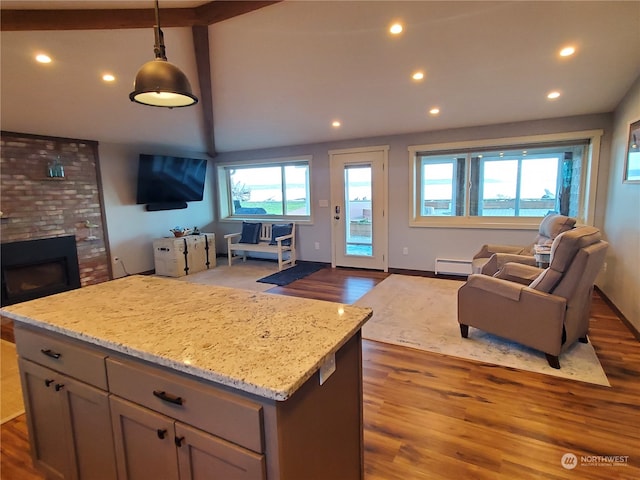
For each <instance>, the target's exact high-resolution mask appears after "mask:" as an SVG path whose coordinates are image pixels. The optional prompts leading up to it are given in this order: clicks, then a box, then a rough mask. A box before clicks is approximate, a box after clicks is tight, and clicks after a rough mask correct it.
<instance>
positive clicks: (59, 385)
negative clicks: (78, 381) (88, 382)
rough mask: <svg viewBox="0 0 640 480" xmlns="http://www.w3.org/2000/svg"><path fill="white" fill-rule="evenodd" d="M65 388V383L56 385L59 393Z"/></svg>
mask: <svg viewBox="0 0 640 480" xmlns="http://www.w3.org/2000/svg"><path fill="white" fill-rule="evenodd" d="M63 387H64V383H56V386H55V389H56V392H59V391H60V390H62V388H63Z"/></svg>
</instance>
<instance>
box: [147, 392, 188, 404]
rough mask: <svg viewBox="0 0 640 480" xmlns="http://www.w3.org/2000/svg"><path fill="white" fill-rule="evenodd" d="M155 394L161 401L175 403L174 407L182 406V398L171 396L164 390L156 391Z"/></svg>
mask: <svg viewBox="0 0 640 480" xmlns="http://www.w3.org/2000/svg"><path fill="white" fill-rule="evenodd" d="M153 394H154V395H155V396H156V397H158V398H159V399H160V400H164V401H165V402H169V403H173V404H174V405H182V397H176V396H175V395H171V394H170V393H167V392H165V391H164V390H154V391H153Z"/></svg>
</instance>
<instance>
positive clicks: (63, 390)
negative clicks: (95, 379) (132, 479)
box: [59, 377, 117, 480]
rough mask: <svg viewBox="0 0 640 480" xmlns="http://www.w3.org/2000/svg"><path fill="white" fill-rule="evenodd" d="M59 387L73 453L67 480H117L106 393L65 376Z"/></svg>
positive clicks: (107, 395)
mask: <svg viewBox="0 0 640 480" xmlns="http://www.w3.org/2000/svg"><path fill="white" fill-rule="evenodd" d="M59 385H62V386H60V387H59V388H60V390H59V394H60V395H61V396H62V397H63V402H62V403H63V412H64V415H65V423H66V424H67V426H68V430H69V433H70V434H71V439H70V440H71V442H72V445H73V448H72V449H71V450H72V452H74V453H75V456H74V457H73V459H72V462H73V463H72V468H71V477H70V478H73V479H79V480H116V478H117V475H116V464H115V462H116V458H115V452H114V447H113V433H112V431H111V415H110V411H109V394H108V393H107V392H104V391H102V390H99V389H97V388H94V387H91V386H89V385H86V384H84V383H82V382H78V381H77V380H73V379H71V378H68V377H63V378H62V379H61V382H60V384H59Z"/></svg>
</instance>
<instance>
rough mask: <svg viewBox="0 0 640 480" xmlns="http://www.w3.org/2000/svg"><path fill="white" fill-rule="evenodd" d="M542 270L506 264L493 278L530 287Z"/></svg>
mask: <svg viewBox="0 0 640 480" xmlns="http://www.w3.org/2000/svg"><path fill="white" fill-rule="evenodd" d="M542 272H544V269H542V268H538V267H533V266H531V265H525V264H522V263H514V262H508V263H505V264H504V265H503V266H502V268H501V269H500V270H498V272H497V273H496V274H495V275H494V278H500V279H502V280H508V281H510V282H516V283H519V284H522V285H530V284H531V282H533V281H534V280H535V279H536V278H538V277H539V276H540V274H541V273H542Z"/></svg>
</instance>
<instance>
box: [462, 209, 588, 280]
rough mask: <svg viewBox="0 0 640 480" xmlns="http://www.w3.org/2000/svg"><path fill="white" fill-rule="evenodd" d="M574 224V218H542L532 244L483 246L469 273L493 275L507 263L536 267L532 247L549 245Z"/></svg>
mask: <svg viewBox="0 0 640 480" xmlns="http://www.w3.org/2000/svg"><path fill="white" fill-rule="evenodd" d="M575 224H576V220H575V218H571V217H567V216H565V215H559V214H556V213H551V214H549V215H547V216H546V217H544V218H543V219H542V221H541V222H540V227H538V235H537V236H536V238H535V239H534V241H533V243H532V244H530V245H527V246H525V247H522V246H515V245H483V246H482V248H481V249H480V251H479V252H478V253H476V254H475V255H474V256H473V260H472V262H471V271H472V272H473V273H482V274H484V275H494V274H495V273H496V272H497V271H498V270H500V269H501V268H502V266H503V265H504V264H505V263H507V262H517V263H523V264H525V265H532V266H535V265H536V259H535V257H534V256H533V255H534V251H533V247H534V245H550V244H551V243H552V242H553V240H554V239H555V238H556V237H557V236H558V235H560V234H561V233H562V232H566V231H567V230H570V229H572V228H573V227H574V225H575Z"/></svg>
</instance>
